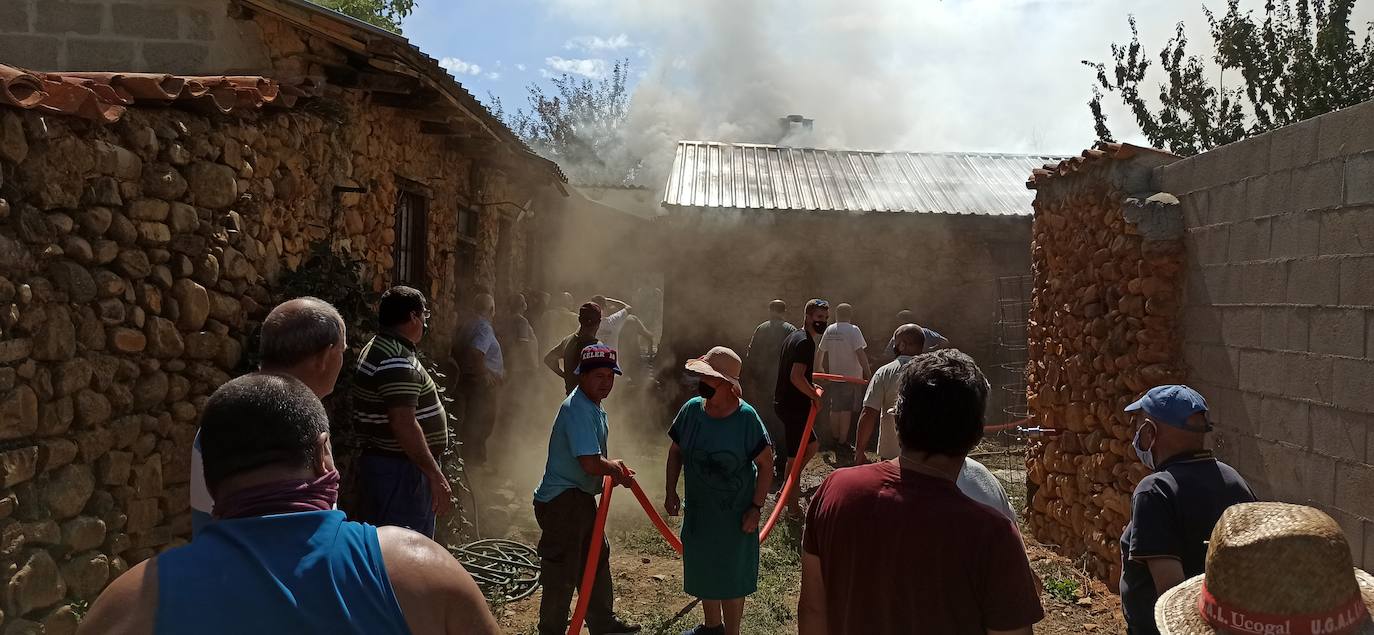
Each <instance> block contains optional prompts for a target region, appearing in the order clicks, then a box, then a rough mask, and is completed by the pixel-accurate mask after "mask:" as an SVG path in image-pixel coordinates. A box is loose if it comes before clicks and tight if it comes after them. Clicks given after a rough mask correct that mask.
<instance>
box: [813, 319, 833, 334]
mask: <svg viewBox="0 0 1374 635" xmlns="http://www.w3.org/2000/svg"><path fill="white" fill-rule="evenodd" d="M828 325H829V322H821V321H816V322H812V323H811V330H813V331H815V332H816V334H817V335H820V334H821V333H824V332H825V327H826V326H828Z"/></svg>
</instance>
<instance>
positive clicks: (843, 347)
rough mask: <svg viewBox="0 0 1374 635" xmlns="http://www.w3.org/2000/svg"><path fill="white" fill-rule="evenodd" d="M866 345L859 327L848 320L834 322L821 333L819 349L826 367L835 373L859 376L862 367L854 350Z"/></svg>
mask: <svg viewBox="0 0 1374 635" xmlns="http://www.w3.org/2000/svg"><path fill="white" fill-rule="evenodd" d="M867 346H868V342H865V341H864V334H863V332H862V331H860V330H859V327H857V326H854V325H853V324H851V323H849V322H836V323H834V324H831V325H830V326H828V327H826V329H825V333H824V334H823V335H821V351H823V352H824V353H825V359H826V360H827V361H826V363H825V364H826V366H825V367H826V369H827V370H828V371H830V372H831V373H832V374H835V375H844V376H846V377H861V376H862V373H863V367H862V366H860V365H859V358H858V356H857V355H855V354H854V353H855V351H858V350H862V349H863V348H865V347H867Z"/></svg>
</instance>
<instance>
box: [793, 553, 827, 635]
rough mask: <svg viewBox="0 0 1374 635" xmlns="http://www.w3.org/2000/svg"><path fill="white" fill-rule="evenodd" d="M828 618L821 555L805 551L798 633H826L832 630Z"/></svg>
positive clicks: (798, 612) (799, 601)
mask: <svg viewBox="0 0 1374 635" xmlns="http://www.w3.org/2000/svg"><path fill="white" fill-rule="evenodd" d="M828 619H829V616H828V615H827V613H826V609H825V579H824V578H822V577H821V557H820V556H817V555H814V554H810V553H803V554H802V583H801V597H800V598H798V599H797V635H826V634H827V633H829V632H830V631H829V626H828V624H827V620H828Z"/></svg>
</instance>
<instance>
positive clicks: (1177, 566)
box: [1142, 556, 1187, 596]
mask: <svg viewBox="0 0 1374 635" xmlns="http://www.w3.org/2000/svg"><path fill="white" fill-rule="evenodd" d="M1142 560H1143V561H1144V562H1145V566H1147V567H1149V568H1150V577H1151V578H1153V579H1154V581H1155V593H1156V594H1157V595H1161V596H1162V595H1164V592H1165V591H1168V590H1169V589H1172V588H1174V587H1176V586H1178V585H1180V584H1182V583H1183V581H1184V580H1185V579H1187V576H1186V575H1184V574H1183V562H1182V561H1180V560H1179V559H1178V558H1174V557H1171V556H1160V557H1158V558H1142Z"/></svg>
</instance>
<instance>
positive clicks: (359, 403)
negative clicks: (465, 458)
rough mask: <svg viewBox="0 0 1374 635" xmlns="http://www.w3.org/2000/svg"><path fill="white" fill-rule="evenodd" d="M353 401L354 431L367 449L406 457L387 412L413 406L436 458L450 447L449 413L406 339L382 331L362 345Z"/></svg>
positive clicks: (411, 345) (412, 345) (437, 389)
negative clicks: (392, 429)
mask: <svg viewBox="0 0 1374 635" xmlns="http://www.w3.org/2000/svg"><path fill="white" fill-rule="evenodd" d="M352 397H353V428H354V431H355V432H356V433H357V434H358V436H359V438H360V440H361V442H362V446H363V447H364V448H370V449H374V450H381V451H383V452H396V453H401V454H404V452H405V450H404V449H403V448H401V444H400V443H397V441H396V436H395V435H394V434H392V432H391V425H390V424H389V422H388V421H387V410H389V409H390V408H394V407H398V406H410V407H413V408H415V418H416V419H417V420H419V422H420V429H421V430H423V431H424V433H425V443H427V444H428V445H429V451H430V452H431V453H432V454H433V455H434V457H435V459H438V458H439V456H440V455H442V454H443V453H444V450H446V449H448V415H447V414H445V412H444V405H443V403H442V402H441V401H440V400H439V387H438V386H437V385H436V384H435V383H434V380H433V379H432V378H430V376H429V373H428V372H426V371H425V368H424V366H422V365H421V364H420V360H419V359H417V358H416V357H415V345H414V344H412V343H410V341H409V340H407V339H406V338H404V337H401V336H400V335H396V334H395V333H386V332H383V333H379V334H378V335H377V336H376V337H374V338H372V341H370V342H368V343H367V345H366V346H364V347H363V350H362V352H361V353H360V354H359V355H358V371H357V373H355V374H354V376H353V390H352Z"/></svg>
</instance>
